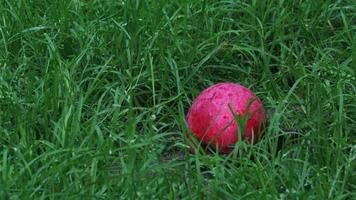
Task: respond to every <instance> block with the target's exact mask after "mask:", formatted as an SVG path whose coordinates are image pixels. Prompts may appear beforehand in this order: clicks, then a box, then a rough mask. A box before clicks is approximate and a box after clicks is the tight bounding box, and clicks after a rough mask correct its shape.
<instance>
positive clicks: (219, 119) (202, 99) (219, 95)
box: [187, 83, 266, 153]
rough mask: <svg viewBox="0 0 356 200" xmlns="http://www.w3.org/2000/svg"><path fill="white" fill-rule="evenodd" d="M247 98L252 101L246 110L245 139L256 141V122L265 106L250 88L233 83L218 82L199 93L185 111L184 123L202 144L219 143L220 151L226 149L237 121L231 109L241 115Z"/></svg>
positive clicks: (262, 117) (261, 119)
mask: <svg viewBox="0 0 356 200" xmlns="http://www.w3.org/2000/svg"><path fill="white" fill-rule="evenodd" d="M249 101H250V102H251V101H252V104H251V105H250V107H249V111H248V117H249V118H248V121H247V123H246V139H248V140H249V141H250V142H256V141H257V140H258V137H259V130H261V128H260V125H262V124H263V123H265V120H266V116H265V110H264V108H263V105H262V102H261V100H260V99H259V98H258V97H257V96H256V95H255V94H254V93H253V92H252V91H251V90H249V89H248V88H246V87H244V86H242V85H240V84H236V83H219V84H216V85H213V86H211V87H209V88H207V89H205V90H204V91H203V92H202V93H200V94H199V96H198V97H197V98H196V99H195V100H194V101H193V104H192V106H191V107H190V109H189V111H188V114H187V123H188V127H189V128H190V130H191V131H192V133H193V134H194V135H195V137H196V138H197V139H198V140H200V141H201V142H202V143H203V144H210V145H211V146H212V147H214V148H216V147H219V149H220V151H221V152H223V153H228V152H229V151H231V145H233V144H235V143H236V142H237V140H238V135H237V128H238V124H237V121H236V120H235V119H234V116H233V114H232V112H231V110H233V111H234V112H235V114H237V115H241V116H245V114H246V111H247V107H248V104H249ZM229 105H230V108H231V109H230V108H229Z"/></svg>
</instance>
